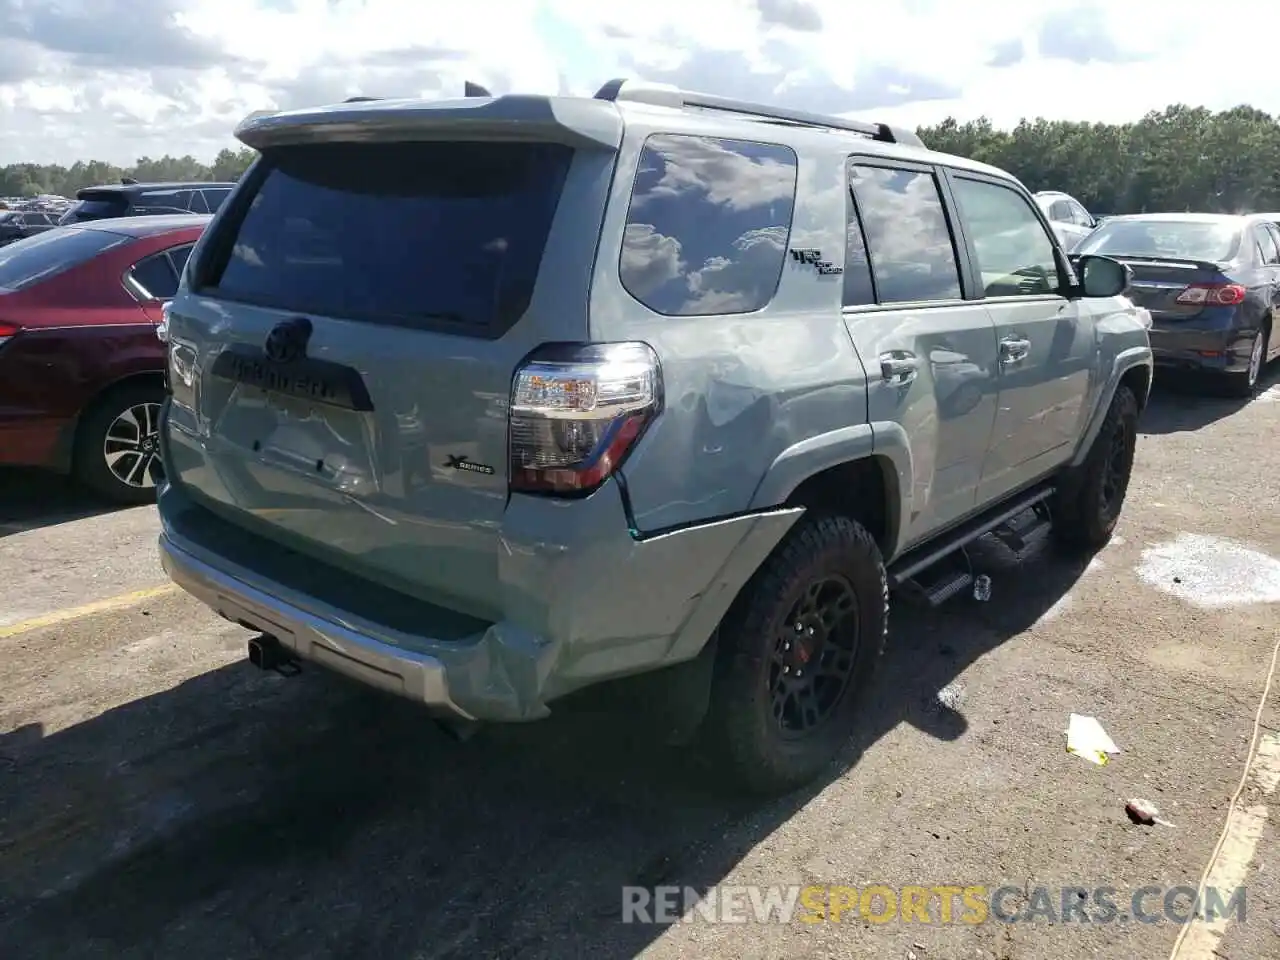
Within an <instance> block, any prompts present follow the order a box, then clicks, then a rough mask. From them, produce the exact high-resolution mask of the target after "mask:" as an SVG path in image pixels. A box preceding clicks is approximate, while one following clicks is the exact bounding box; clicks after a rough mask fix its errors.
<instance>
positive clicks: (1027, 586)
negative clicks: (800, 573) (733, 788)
mask: <svg viewBox="0 0 1280 960" xmlns="http://www.w3.org/2000/svg"><path fill="white" fill-rule="evenodd" d="M971 556H972V560H973V563H974V566H975V569H976V570H977V571H979V572H986V573H988V574H989V575H990V576H991V577H992V596H991V600H990V602H987V603H978V602H976V601H974V600H972V599H969V598H965V599H959V600H956V601H953V602H952V603H951V604H949V605H948V606H947V607H945V608H943V609H942V610H939V611H920V610H915V609H912V608H910V607H906V606H905V605H899V606H898V607H897V608H895V613H894V621H893V627H892V631H891V638H890V646H889V651H888V653H887V654H886V661H885V663H884V665H883V668H882V670H881V671H880V674H879V676H878V679H877V682H876V683H875V685H874V687H873V689H872V691H871V693H870V697H869V702H868V703H867V706H866V710H865V712H864V718H865V719H864V726H863V728H862V730H861V731H860V732H859V734H858V735H857V737H856V738H855V739H854V741H853V742H852V743H851V744H850V746H849V749H848V751H847V752H846V755H845V756H844V757H843V758H842V761H841V763H840V764H838V765H835V766H833V768H832V770H831V771H830V773H829V774H828V775H827V776H825V777H823V778H820V781H819V782H817V783H815V784H813V785H812V786H811V787H809V788H807V789H805V790H803V791H800V792H799V793H797V794H795V795H792V796H788V797H784V798H781V799H776V800H772V801H767V802H761V801H756V800H750V799H746V798H742V797H737V796H731V795H728V794H727V793H726V792H724V791H723V790H722V789H720V788H719V787H718V785H717V783H716V781H715V777H714V774H713V773H712V772H711V771H709V770H707V769H704V768H703V767H702V766H701V764H700V763H699V762H697V761H695V760H694V759H692V757H693V755H692V754H690V753H689V752H688V751H679V752H677V751H675V750H674V749H672V748H665V747H663V746H661V745H660V744H659V743H657V742H656V741H657V738H655V737H653V736H652V735H651V733H652V732H651V730H649V729H648V728H647V727H646V725H645V724H644V723H641V722H637V720H636V718H635V717H634V716H631V717H628V716H622V715H619V714H618V712H617V711H613V712H603V711H601V710H600V709H599V707H598V706H597V704H598V700H591V699H580V700H578V701H576V702H574V703H571V704H568V705H567V707H566V709H563V710H558V711H557V712H556V714H555V715H554V716H553V717H552V718H551V719H549V720H546V721H544V722H542V723H538V724H530V725H525V726H506V727H494V728H489V729H487V730H485V731H483V732H481V733H480V734H479V735H478V736H477V737H476V738H474V739H472V740H470V741H468V742H467V743H456V742H454V741H452V740H450V739H448V738H446V737H445V736H444V735H443V734H440V733H439V732H438V730H437V728H436V727H435V726H434V724H432V723H431V722H430V721H429V720H428V719H427V718H426V717H425V716H424V715H423V714H422V712H421V711H420V710H418V709H417V708H416V707H415V706H414V705H413V704H410V703H405V702H401V701H398V700H393V699H390V698H387V697H383V696H380V695H376V694H373V693H370V692H367V691H365V690H363V689H360V688H356V687H355V686H353V685H350V684H347V683H345V682H344V681H342V680H340V679H338V678H336V677H331V676H327V675H324V674H323V673H320V672H318V671H315V670H307V671H306V672H305V674H304V676H303V678H301V679H296V680H285V679H283V678H280V677H277V676H275V675H272V674H264V673H259V672H258V671H255V670H253V669H252V668H250V667H248V666H247V665H241V664H236V665H233V666H229V667H226V668H223V669H220V670H216V671H212V672H209V673H205V674H202V675H200V676H197V677H195V678H193V679H191V680H189V681H187V682H185V683H183V684H181V685H179V686H177V687H175V688H173V689H170V690H167V691H165V692H162V693H158V694H155V695H153V696H149V697H145V698H142V699H139V700H136V701H134V702H131V703H128V704H125V705H123V706H120V707H117V708H115V709H112V710H109V711H107V712H106V713H103V714H101V715H99V716H98V717H96V718H94V719H92V720H90V721H87V722H84V723H81V724H79V725H76V726H73V727H70V728H67V729H65V730H60V731H58V732H54V733H50V734H49V735H47V736H46V735H42V731H41V730H40V728H39V727H38V726H37V725H28V726H25V727H22V728H20V729H18V730H16V731H14V732H12V733H10V734H7V735H5V736H4V737H2V738H0V775H2V776H3V780H4V784H5V789H4V790H3V791H0V942H5V943H9V944H22V945H23V947H24V950H23V951H22V952H23V953H24V954H25V955H27V956H40V957H55V956H69V957H70V956H74V957H77V958H81V957H92V956H103V957H113V958H115V957H129V956H182V957H184V960H202V958H206V957H208V958H213V957H220V958H221V957H227V956H236V957H246V958H247V957H258V956H262V957H272V958H281V957H307V958H317V960H318V958H322V957H334V958H344V960H346V958H351V957H363V956H369V957H409V956H428V955H429V956H433V957H437V958H458V960H463V958H473V957H486V958H502V957H516V956H520V957H547V958H561V957H571V956H582V957H591V958H615V957H618V958H621V957H633V956H635V955H636V954H638V953H639V952H640V951H642V950H643V949H644V948H645V947H646V946H647V945H648V944H650V943H651V942H652V941H653V940H655V939H656V938H657V937H658V936H659V935H660V934H661V933H662V931H663V929H664V927H663V926H661V925H656V924H634V923H633V924H624V923H623V922H622V920H621V915H622V888H623V887H624V886H627V885H639V886H645V887H652V886H655V885H676V886H681V887H693V888H695V889H698V890H705V889H707V888H709V887H710V886H712V885H714V884H716V883H718V882H721V881H722V880H723V878H724V877H725V876H726V874H727V873H728V872H729V871H730V870H732V869H733V868H734V866H735V865H736V864H738V863H739V862H740V861H741V860H742V859H743V858H744V857H745V856H746V855H747V854H748V853H749V852H750V851H751V850H752V849H753V848H755V847H757V846H758V845H759V844H760V842H761V841H762V840H763V839H765V838H766V837H767V836H768V835H769V834H770V833H772V832H773V831H774V830H776V829H777V828H778V827H779V826H780V825H782V824H783V823H785V822H786V821H787V820H788V818H790V817H791V816H793V815H794V814H795V813H796V812H797V811H798V810H799V809H800V808H801V807H802V806H804V805H805V804H806V803H807V802H808V801H809V800H810V799H811V798H812V797H813V796H814V795H815V794H816V793H817V792H818V791H820V790H821V789H823V788H824V787H825V786H826V785H827V784H829V783H830V782H831V780H833V779H835V778H837V777H840V776H847V777H848V778H850V779H852V780H853V781H854V782H855V783H856V779H857V777H858V770H857V767H856V766H852V765H853V764H855V763H856V761H857V760H858V758H859V757H860V756H861V755H862V753H863V752H864V751H866V750H867V749H869V748H871V747H872V746H873V745H874V744H875V743H876V742H877V741H879V740H880V739H881V738H882V737H884V736H885V735H886V734H887V733H889V732H890V731H892V730H894V729H895V728H897V727H898V726H899V725H901V724H903V723H907V724H911V725H913V726H915V727H917V728H919V729H920V730H922V731H926V732H928V733H929V734H930V735H932V736H933V737H935V738H936V739H937V741H938V743H937V746H936V749H938V750H940V751H941V750H946V749H948V744H949V743H952V742H954V741H956V740H958V739H959V738H961V737H963V736H964V735H965V732H966V730H967V728H968V722H967V720H966V718H965V706H964V703H965V701H964V697H963V696H950V697H940V696H939V695H938V694H939V691H943V690H946V689H951V690H952V691H955V690H956V689H957V688H958V687H960V686H961V685H962V684H956V683H955V681H956V680H957V678H958V677H960V676H961V674H962V673H963V672H964V670H965V669H966V668H967V667H968V666H969V665H970V664H972V663H974V662H975V661H977V660H978V659H979V658H981V657H982V656H984V655H985V654H986V653H988V652H990V651H991V650H993V649H995V648H997V647H999V646H1000V645H1001V644H1002V643H1004V642H1005V641H1006V640H1008V639H1009V638H1011V637H1014V636H1016V635H1017V634H1018V633H1020V632H1022V631H1023V630H1025V629H1026V628H1027V627H1029V626H1030V625H1031V624H1033V623H1034V622H1035V621H1036V620H1037V619H1039V618H1040V617H1042V616H1043V615H1044V614H1045V612H1046V611H1047V610H1049V608H1050V607H1052V605H1053V604H1055V603H1057V602H1058V601H1059V600H1060V598H1061V597H1063V596H1064V595H1065V594H1066V592H1067V591H1068V590H1069V589H1070V588H1071V587H1072V585H1073V584H1074V583H1075V582H1076V580H1077V579H1078V577H1079V576H1080V574H1081V572H1082V571H1083V569H1084V566H1085V562H1084V561H1083V560H1070V561H1069V560H1064V559H1062V558H1060V557H1058V556H1056V555H1054V554H1052V553H1050V552H1047V551H1045V552H1042V553H1041V555H1039V556H1037V557H1034V558H1032V559H1029V560H1025V561H1018V560H1016V559H1015V558H1012V557H1011V556H1010V555H1009V554H1008V553H1007V552H1005V551H1003V549H1002V548H1000V547H998V546H996V545H993V544H991V543H989V542H984V543H981V544H979V545H976V546H975V548H974V549H973V550H972V551H971ZM851 766H852V769H850V767H851Z"/></svg>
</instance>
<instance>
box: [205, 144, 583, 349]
mask: <svg viewBox="0 0 1280 960" xmlns="http://www.w3.org/2000/svg"><path fill="white" fill-rule="evenodd" d="M572 159H573V150H572V149H571V148H569V147H565V146H562V145H559V144H548V143H539V144H529V143H496V142H462V141H449V142H443V143H389V144H354V143H330V144H315V145H305V146H291V147H284V148H278V149H275V150H272V151H268V152H267V153H266V154H264V157H263V161H264V162H263V164H262V166H261V167H260V168H259V170H260V173H259V174H255V177H254V181H255V182H254V184H253V185H251V186H250V190H251V197H252V199H251V200H250V198H249V197H245V198H244V199H245V200H247V201H249V202H248V205H247V209H243V212H242V213H241V216H240V218H239V219H238V220H236V219H234V218H233V219H232V220H229V221H227V222H226V223H225V225H224V227H223V229H222V230H220V231H219V232H218V234H217V235H216V236H214V237H211V238H210V239H211V241H212V244H211V248H210V254H209V258H208V260H207V261H206V262H204V263H202V264H201V265H200V267H201V271H200V272H201V276H200V278H199V281H198V282H199V286H200V287H201V288H202V289H204V290H208V291H211V292H216V293H217V294H218V295H220V296H222V297H225V298H227V299H229V300H240V301H243V302H246V303H254V304H260V305H262V306H268V307H278V308H282V309H287V310H297V311H300V312H307V313H317V314H323V315H328V316H336V317H345V318H348V319H353V320H366V321H370V322H381V323H391V324H397V325H402V326H441V325H443V326H444V327H446V328H452V329H454V330H455V331H456V332H459V333H468V334H475V335H480V336H498V335H501V333H502V332H503V331H504V330H506V329H507V328H509V327H510V326H511V325H512V324H513V323H514V322H515V321H516V320H518V319H519V318H520V316H521V315H522V314H523V313H524V311H525V309H526V308H527V307H528V305H529V300H530V298H531V297H532V296H533V287H534V283H535V281H536V280H537V278H538V269H539V266H540V264H541V262H542V252H543V249H544V247H545V246H546V242H547V235H548V233H549V232H550V229H551V221H552V218H553V217H554V215H555V211H556V207H557V205H558V203H559V200H560V193H561V190H562V188H563V186H564V180H565V175H566V174H567V172H568V169H569V165H570V163H571V162H572Z"/></svg>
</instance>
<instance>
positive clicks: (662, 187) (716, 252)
mask: <svg viewBox="0 0 1280 960" xmlns="http://www.w3.org/2000/svg"><path fill="white" fill-rule="evenodd" d="M795 196H796V155H795V154H794V153H793V152H792V151H791V150H790V148H788V147H784V146H779V145H777V144H771V143H756V142H754V141H747V140H722V139H713V138H710V137H692V136H675V135H665V134H659V135H654V136H651V137H649V138H648V140H646V141H645V145H644V149H643V151H642V152H641V154H640V164H639V169H638V170H637V172H636V179H635V183H634V185H633V186H632V190H631V202H630V205H629V207H628V210H627V225H626V231H625V233H624V234H623V241H622V252H621V257H620V261H619V266H618V269H619V274H620V277H621V280H622V285H623V286H624V287H625V288H626V290H627V292H628V293H630V294H631V295H632V296H633V297H635V298H636V299H637V300H639V301H640V302H641V303H643V304H644V305H645V306H646V307H648V308H649V309H650V310H653V311H654V312H655V313H661V314H665V315H667V316H673V317H687V316H697V315H705V314H733V313H748V312H751V311H753V310H759V309H761V308H762V307H764V306H765V305H766V304H768V303H769V301H770V300H772V299H773V296H774V294H775V293H776V292H777V289H778V283H779V280H780V279H781V277H782V265H783V260H784V256H785V253H786V249H787V238H788V236H789V234H790V232H791V215H792V211H793V208H794V207H795Z"/></svg>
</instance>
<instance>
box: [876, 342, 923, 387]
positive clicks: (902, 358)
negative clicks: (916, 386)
mask: <svg viewBox="0 0 1280 960" xmlns="http://www.w3.org/2000/svg"><path fill="white" fill-rule="evenodd" d="M919 372H920V361H918V360H917V359H916V358H915V357H914V356H912V355H911V354H909V353H905V352H902V351H896V350H895V351H893V352H890V353H882V354H880V376H881V377H882V378H884V379H885V380H887V381H889V383H910V382H911V381H912V380H914V379H915V378H916V374H917V373H919Z"/></svg>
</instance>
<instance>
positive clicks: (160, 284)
mask: <svg viewBox="0 0 1280 960" xmlns="http://www.w3.org/2000/svg"><path fill="white" fill-rule="evenodd" d="M133 280H134V282H135V283H137V284H138V286H140V287H142V289H143V290H145V291H147V293H149V294H150V295H151V298H152V299H153V300H167V299H169V298H171V297H172V296H173V295H174V294H175V293H177V292H178V275H177V274H176V273H174V272H173V267H172V266H170V264H169V258H168V256H166V255H165V254H163V253H157V254H153V255H152V256H149V257H147V258H146V259H145V260H140V261H139V262H138V263H136V264H134V267H133Z"/></svg>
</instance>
